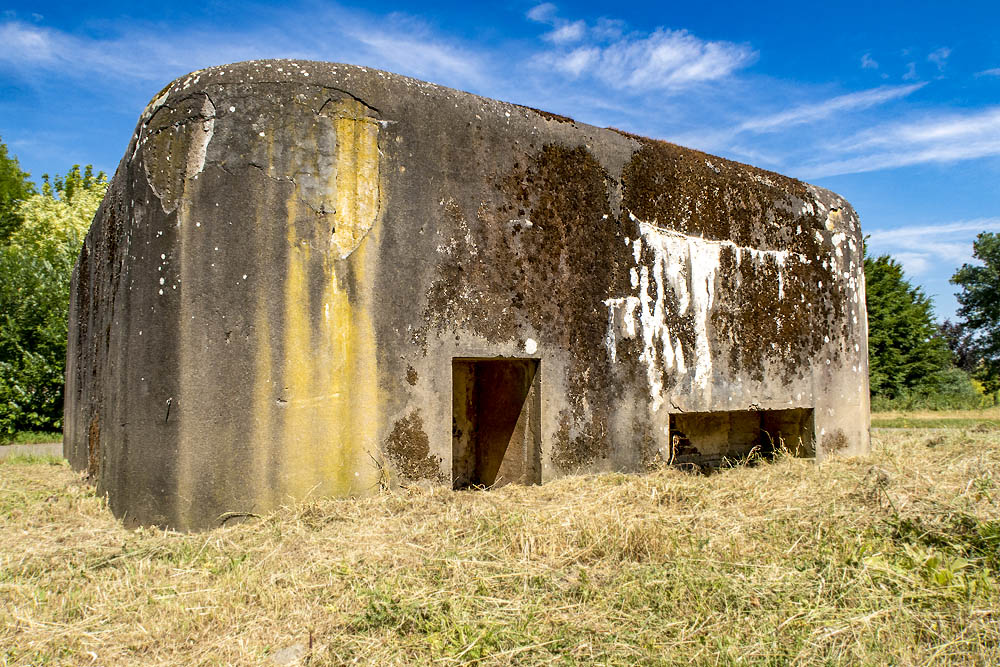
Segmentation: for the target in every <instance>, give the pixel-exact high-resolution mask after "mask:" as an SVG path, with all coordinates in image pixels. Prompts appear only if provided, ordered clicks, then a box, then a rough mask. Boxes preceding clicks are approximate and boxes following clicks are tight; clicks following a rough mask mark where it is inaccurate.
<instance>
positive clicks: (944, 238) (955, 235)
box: [868, 218, 1000, 276]
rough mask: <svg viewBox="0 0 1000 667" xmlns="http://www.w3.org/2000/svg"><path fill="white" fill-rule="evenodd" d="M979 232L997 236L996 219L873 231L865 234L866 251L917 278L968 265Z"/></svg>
mask: <svg viewBox="0 0 1000 667" xmlns="http://www.w3.org/2000/svg"><path fill="white" fill-rule="evenodd" d="M980 232H1000V218H978V219H975V220H961V221H956V222H948V223H943V224H938V225H915V226H912V227H897V228H894V229H883V230H876V231H873V232H871V233H870V234H868V248H869V252H870V253H871V254H872V255H880V254H883V253H888V254H890V255H892V256H893V257H894V258H895V259H897V260H899V262H900V263H901V264H902V265H903V268H904V269H906V272H907V273H909V274H912V275H914V276H919V275H921V274H930V273H934V272H936V271H938V270H940V268H941V267H942V266H944V267H954V268H956V269H957V268H958V267H960V266H961V265H962V264H965V263H967V262H972V261H973V257H972V242H973V241H974V240H975V238H976V235H978V234H979V233H980Z"/></svg>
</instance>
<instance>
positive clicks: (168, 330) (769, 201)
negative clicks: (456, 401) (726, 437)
mask: <svg viewBox="0 0 1000 667" xmlns="http://www.w3.org/2000/svg"><path fill="white" fill-rule="evenodd" d="M73 285H74V288H73V295H72V303H71V312H70V318H71V319H70V344H69V357H68V365H67V391H66V420H65V423H66V431H65V433H66V435H65V452H66V456H67V458H69V459H70V461H71V462H72V464H73V465H74V466H75V467H76V468H78V469H88V470H89V471H90V472H91V474H92V475H93V476H94V477H95V478H96V479H97V481H98V486H99V490H100V491H101V492H107V494H108V496H109V498H110V503H111V507H112V509H113V510H114V511H115V513H116V514H118V515H119V516H122V517H124V518H125V520H126V522H127V523H143V524H149V523H152V524H159V525H168V526H172V527H177V528H182V529H191V528H202V527H208V526H212V525H216V523H217V517H218V516H219V515H220V514H221V513H222V512H226V511H253V512H259V511H262V510H266V509H268V508H271V507H274V506H276V505H278V504H280V503H284V502H287V501H289V500H292V499H296V498H303V497H306V496H309V495H326V494H338V495H343V494H362V493H369V492H372V491H373V490H375V489H377V488H378V487H379V485H380V484H385V483H394V482H395V481H399V480H402V481H403V482H404V483H406V482H408V481H413V480H414V479H425V480H430V481H431V482H434V483H449V482H450V480H451V476H452V427H453V424H452V410H453V394H452V372H453V371H452V360H453V359H455V358H481V357H518V358H531V359H537V360H539V362H538V377H537V379H536V381H537V382H538V383H539V384H538V385H537V387H538V391H539V392H540V398H539V400H538V402H539V404H540V411H541V415H540V417H539V419H540V428H539V430H540V433H541V452H540V465H541V478H542V480H543V481H544V480H548V479H552V478H553V477H556V476H559V475H562V474H566V473H571V472H576V471H599V470H618V469H623V470H638V469H642V468H643V466H645V465H646V464H649V463H652V462H655V461H656V460H658V459H660V458H663V457H665V455H666V452H667V451H668V449H669V437H668V434H669V415H670V414H679V413H681V412H719V411H737V410H743V411H745V410H747V409H748V406H751V405H752V406H755V409H756V408H760V409H763V410H777V409H784V408H793V407H794V408H809V409H813V410H814V413H813V414H814V420H815V435H816V443H815V451H816V454H817V455H818V456H820V457H822V456H824V455H825V454H827V453H828V452H830V451H832V450H846V451H855V452H860V451H864V450H866V449H867V448H868V446H869V441H868V386H867V377H868V373H867V347H866V321H865V306H864V281H863V273H862V261H861V231H860V228H859V225H858V219H857V216H856V215H855V213H854V211H853V210H852V209H851V207H850V206H849V205H848V204H847V203H846V202H845V201H843V200H842V199H841V198H839V197H838V196H837V195H835V194H833V193H831V192H828V191H825V190H822V189H820V188H816V187H813V186H810V185H806V184H804V183H801V182H799V181H796V180H793V179H789V178H785V177H783V176H779V175H777V174H774V173H771V172H766V171H762V170H760V169H756V168H753V167H749V166H746V165H742V164H737V163H733V162H730V161H727V160H723V159H721V158H717V157H713V156H709V155H706V154H703V153H700V152H697V151H693V150H688V149H684V148H681V147H678V146H674V145H671V144H667V143H663V142H658V141H653V140H650V139H644V138H641V137H636V136H631V135H627V134H624V133H621V132H617V131H614V130H607V129H599V128H596V127H591V126H588V125H584V124H581V123H575V122H573V121H571V120H569V119H567V118H563V117H559V116H554V115H551V114H546V113H542V112H538V111H535V110H532V109H527V108H524V107H519V106H515V105H511V104H505V103H501V102H497V101H494V100H489V99H484V98H480V97H476V96H473V95H469V94H466V93H461V92H458V91H454V90H450V89H447V88H442V87H439V86H434V85H431V84H427V83H423V82H420V81H415V80H413V79H408V78H405V77H401V76H396V75H393V74H388V73H385V72H380V71H376V70H368V69H363V68H359V67H353V66H346V65H334V64H328V63H315V62H301V61H299V62H293V61H254V62H248V63H240V64H236V65H227V66H222V67H216V68H211V69H206V70H201V71H198V72H194V73H192V74H190V75H188V76H186V77H184V78H182V79H178V80H177V81H175V82H173V83H172V84H170V85H169V86H168V87H167V88H166V89H164V91H163V92H162V93H161V94H160V95H158V96H157V97H156V98H155V99H154V100H153V102H151V103H150V105H149V106H148V107H147V109H146V110H145V112H144V113H143V115H142V118H141V119H140V122H139V124H138V127H137V128H136V131H135V134H134V136H133V137H132V140H131V142H130V144H129V147H128V150H127V152H126V154H125V157H124V158H123V160H122V162H121V164H120V166H119V168H118V171H117V173H116V174H115V176H114V179H113V181H112V184H111V187H110V189H109V191H108V194H107V197H106V198H105V201H104V204H103V205H102V207H101V210H100V211H99V212H98V215H97V217H96V219H95V223H94V225H93V227H92V229H91V231H90V234H89V235H88V237H87V240H86V243H85V246H84V249H83V251H82V253H81V255H80V260H79V263H78V265H77V268H76V271H75V274H74V282H73Z"/></svg>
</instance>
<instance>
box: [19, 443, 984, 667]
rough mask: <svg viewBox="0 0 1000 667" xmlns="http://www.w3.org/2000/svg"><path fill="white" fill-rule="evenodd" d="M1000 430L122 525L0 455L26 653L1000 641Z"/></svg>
mask: <svg viewBox="0 0 1000 667" xmlns="http://www.w3.org/2000/svg"><path fill="white" fill-rule="evenodd" d="M998 486H1000V435H998V434H997V433H989V432H972V431H969V432H960V431H956V432H951V433H948V434H941V433H937V432H933V433H932V432H922V431H909V432H907V431H893V432H884V433H883V434H882V435H880V436H877V437H876V451H875V453H874V454H873V455H872V456H870V457H866V458H862V459H849V460H831V461H828V462H827V463H824V464H823V465H821V466H817V465H815V464H814V463H812V462H811V461H805V460H797V459H790V458H784V459H781V460H779V461H777V462H775V463H772V464H764V465H760V466H756V467H737V468H734V469H730V470H725V471H722V472H720V473H718V474H713V475H710V476H701V475H694V474H688V473H684V472H680V471H677V470H660V471H657V472H654V473H651V474H648V475H645V476H629V475H618V474H607V475H600V476H590V477H574V478H568V479H563V480H559V481H555V482H553V483H550V484H547V485H545V486H542V487H531V488H525V487H513V486H509V487H505V488H502V489H498V490H495V491H490V492H475V491H471V492H452V491H450V490H447V489H433V490H423V489H414V490H410V491H400V492H395V493H391V494H383V495H379V496H376V497H373V498H368V499H361V500H317V501H315V502H309V503H306V504H300V505H296V506H292V507H288V508H285V509H283V510H281V511H279V512H277V513H275V514H272V515H268V516H265V517H262V518H259V519H252V520H250V521H247V522H244V523H239V524H233V523H232V522H231V523H230V525H227V526H226V527H224V528H221V529H218V530H216V531H212V532H207V533H200V534H190V535H181V534H176V533H172V532H164V531H160V530H151V529H145V530H140V531H128V530H124V529H123V528H122V527H121V526H120V525H119V523H118V522H117V521H116V520H115V519H114V518H113V517H112V516H111V515H110V514H109V513H108V512H107V510H106V508H105V507H104V504H103V503H102V502H101V500H100V499H98V498H96V497H95V496H94V494H93V491H92V489H91V488H90V487H89V486H87V485H86V484H83V483H82V482H81V481H80V480H79V478H78V477H77V475H76V474H75V473H73V472H72V471H70V470H69V469H68V468H66V467H65V466H61V465H52V464H46V463H38V462H35V463H25V462H20V463H17V462H14V463H5V464H3V465H0V656H2V658H3V661H4V664H10V665H36V664H58V665H63V664H65V665H91V664H94V665H126V664H128V665H131V664H162V665H180V664H185V665H188V664H247V665H250V664H274V663H275V662H276V661H277V662H280V663H285V664H293V663H295V662H296V660H297V664H306V663H308V664H311V665H318V664H344V663H363V664H415V663H416V664H425V663H432V662H439V663H442V664H466V663H480V664H514V663H516V664H549V663H556V664H566V663H590V662H597V663H601V664H616V665H634V664H664V663H685V662H689V661H693V662H696V663H702V664H728V663H735V662H748V663H763V662H766V663H770V664H786V663H787V664H816V663H827V664H851V665H855V664H885V663H891V664H929V663H933V664H963V665H965V664H981V665H994V664H998V663H1000V647H998V640H1000V629H998V625H1000V617H998V616H1000V580H998V575H997V572H998V570H1000V562H998V561H1000V554H998V550H1000V488H998Z"/></svg>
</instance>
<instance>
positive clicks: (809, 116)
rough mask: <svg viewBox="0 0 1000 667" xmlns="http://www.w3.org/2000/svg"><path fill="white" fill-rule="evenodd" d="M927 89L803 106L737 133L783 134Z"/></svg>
mask: <svg viewBox="0 0 1000 667" xmlns="http://www.w3.org/2000/svg"><path fill="white" fill-rule="evenodd" d="M924 85H925V84H923V83H916V84H910V85H907V86H880V87H879V88H872V89H870V90H862V91H859V92H856V93H848V94H846V95H839V96H837V97H832V98H830V99H828V100H823V101H822V102H817V103H814V104H803V105H800V106H797V107H794V108H792V109H789V110H788V111H785V112H781V113H776V114H768V115H766V116H760V117H757V118H751V119H749V120H746V121H744V122H743V123H741V124H740V125H739V126H738V127H737V128H736V129H737V131H739V132H746V131H749V132H768V131H776V130H783V129H785V128H787V127H789V126H791V125H801V124H803V123H814V122H816V121H818V120H822V119H824V118H829V117H830V116H832V115H834V114H837V113H843V112H846V111H857V110H861V109H868V108H870V107H873V106H877V105H879V104H884V103H886V102H889V101H891V100H895V99H899V98H901V97H906V96H907V95H909V94H910V93H913V92H915V91H917V90H920V89H921V88H923V86H924Z"/></svg>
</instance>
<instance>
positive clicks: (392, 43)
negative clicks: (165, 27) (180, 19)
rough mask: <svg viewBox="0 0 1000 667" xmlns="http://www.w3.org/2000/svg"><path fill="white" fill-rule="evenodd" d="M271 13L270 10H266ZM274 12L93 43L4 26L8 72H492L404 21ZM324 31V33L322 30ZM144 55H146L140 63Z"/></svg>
mask: <svg viewBox="0 0 1000 667" xmlns="http://www.w3.org/2000/svg"><path fill="white" fill-rule="evenodd" d="M264 11H265V12H266V11H267V10H264ZM291 16H292V14H285V13H277V12H275V13H273V14H269V15H267V16H265V17H264V19H266V20H260V21H257V22H256V23H255V24H253V25H252V26H251V27H247V28H232V29H229V28H225V27H222V28H213V29H211V30H209V29H204V28H196V29H189V30H176V31H173V32H170V33H165V32H163V31H162V30H159V29H156V28H155V27H146V26H141V25H140V26H136V25H125V26H123V27H122V28H121V30H120V31H119V32H117V33H115V32H114V30H113V29H112V30H109V36H106V37H99V38H97V37H86V36H79V35H76V34H72V33H69V32H65V31H61V30H57V29H54V28H48V27H44V26H36V25H31V24H26V23H23V22H18V21H8V22H5V23H0V43H3V44H7V45H8V46H10V45H13V46H12V48H4V49H0V66H5V67H6V68H7V69H8V70H9V71H12V72H18V73H20V74H21V75H22V76H23V77H24V78H25V79H26V80H28V81H31V82H34V81H38V80H40V77H39V76H38V73H39V71H44V72H47V73H48V76H46V77H45V78H46V79H47V80H51V79H52V78H53V77H52V76H51V75H52V73H53V72H58V75H59V76H63V77H65V76H70V77H76V78H78V79H91V78H92V77H94V76H100V77H102V78H109V77H110V78H119V79H126V80H134V81H141V82H154V83H156V84H158V85H162V84H163V83H166V82H167V81H169V80H170V79H172V78H174V77H177V76H180V75H183V74H185V73H187V72H190V71H193V70H195V69H200V68H204V67H208V66H212V65H219V64H224V63H229V62H236V61H240V60H249V59H253V58H309V59H314V60H330V61H343V62H352V63H355V64H360V65H369V66H372V67H380V68H386V69H392V70H394V71H396V72H399V73H401V74H408V75H411V76H416V77H420V78H425V79H431V80H434V81H438V82H442V83H445V84H446V85H451V86H467V87H469V86H478V85H481V84H482V83H483V82H484V80H485V77H486V75H485V72H486V71H488V70H489V69H490V68H488V67H486V66H485V65H484V63H483V57H482V55H481V54H480V53H479V52H476V51H470V50H469V49H466V48H464V47H463V46H461V45H459V44H456V43H454V42H453V41H451V40H448V39H445V38H443V37H441V36H440V35H437V34H435V33H434V32H433V31H432V30H431V29H429V28H427V27H426V26H425V25H423V24H422V23H421V22H419V21H416V20H413V19H409V18H407V17H405V16H402V15H390V16H388V17H378V18H375V17H370V16H368V15H364V14H360V13H356V12H349V11H347V10H343V9H340V8H338V7H327V8H324V10H323V11H322V12H320V13H319V14H318V15H314V16H313V17H311V20H310V21H309V22H308V23H303V22H302V21H300V20H298V19H295V20H293V19H292V18H289V17H291ZM317 25H321V26H325V27H326V29H325V30H324V31H321V32H318V31H317V30H315V27H316V26H317ZM136 53H142V54H143V57H142V58H137V57H136Z"/></svg>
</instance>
